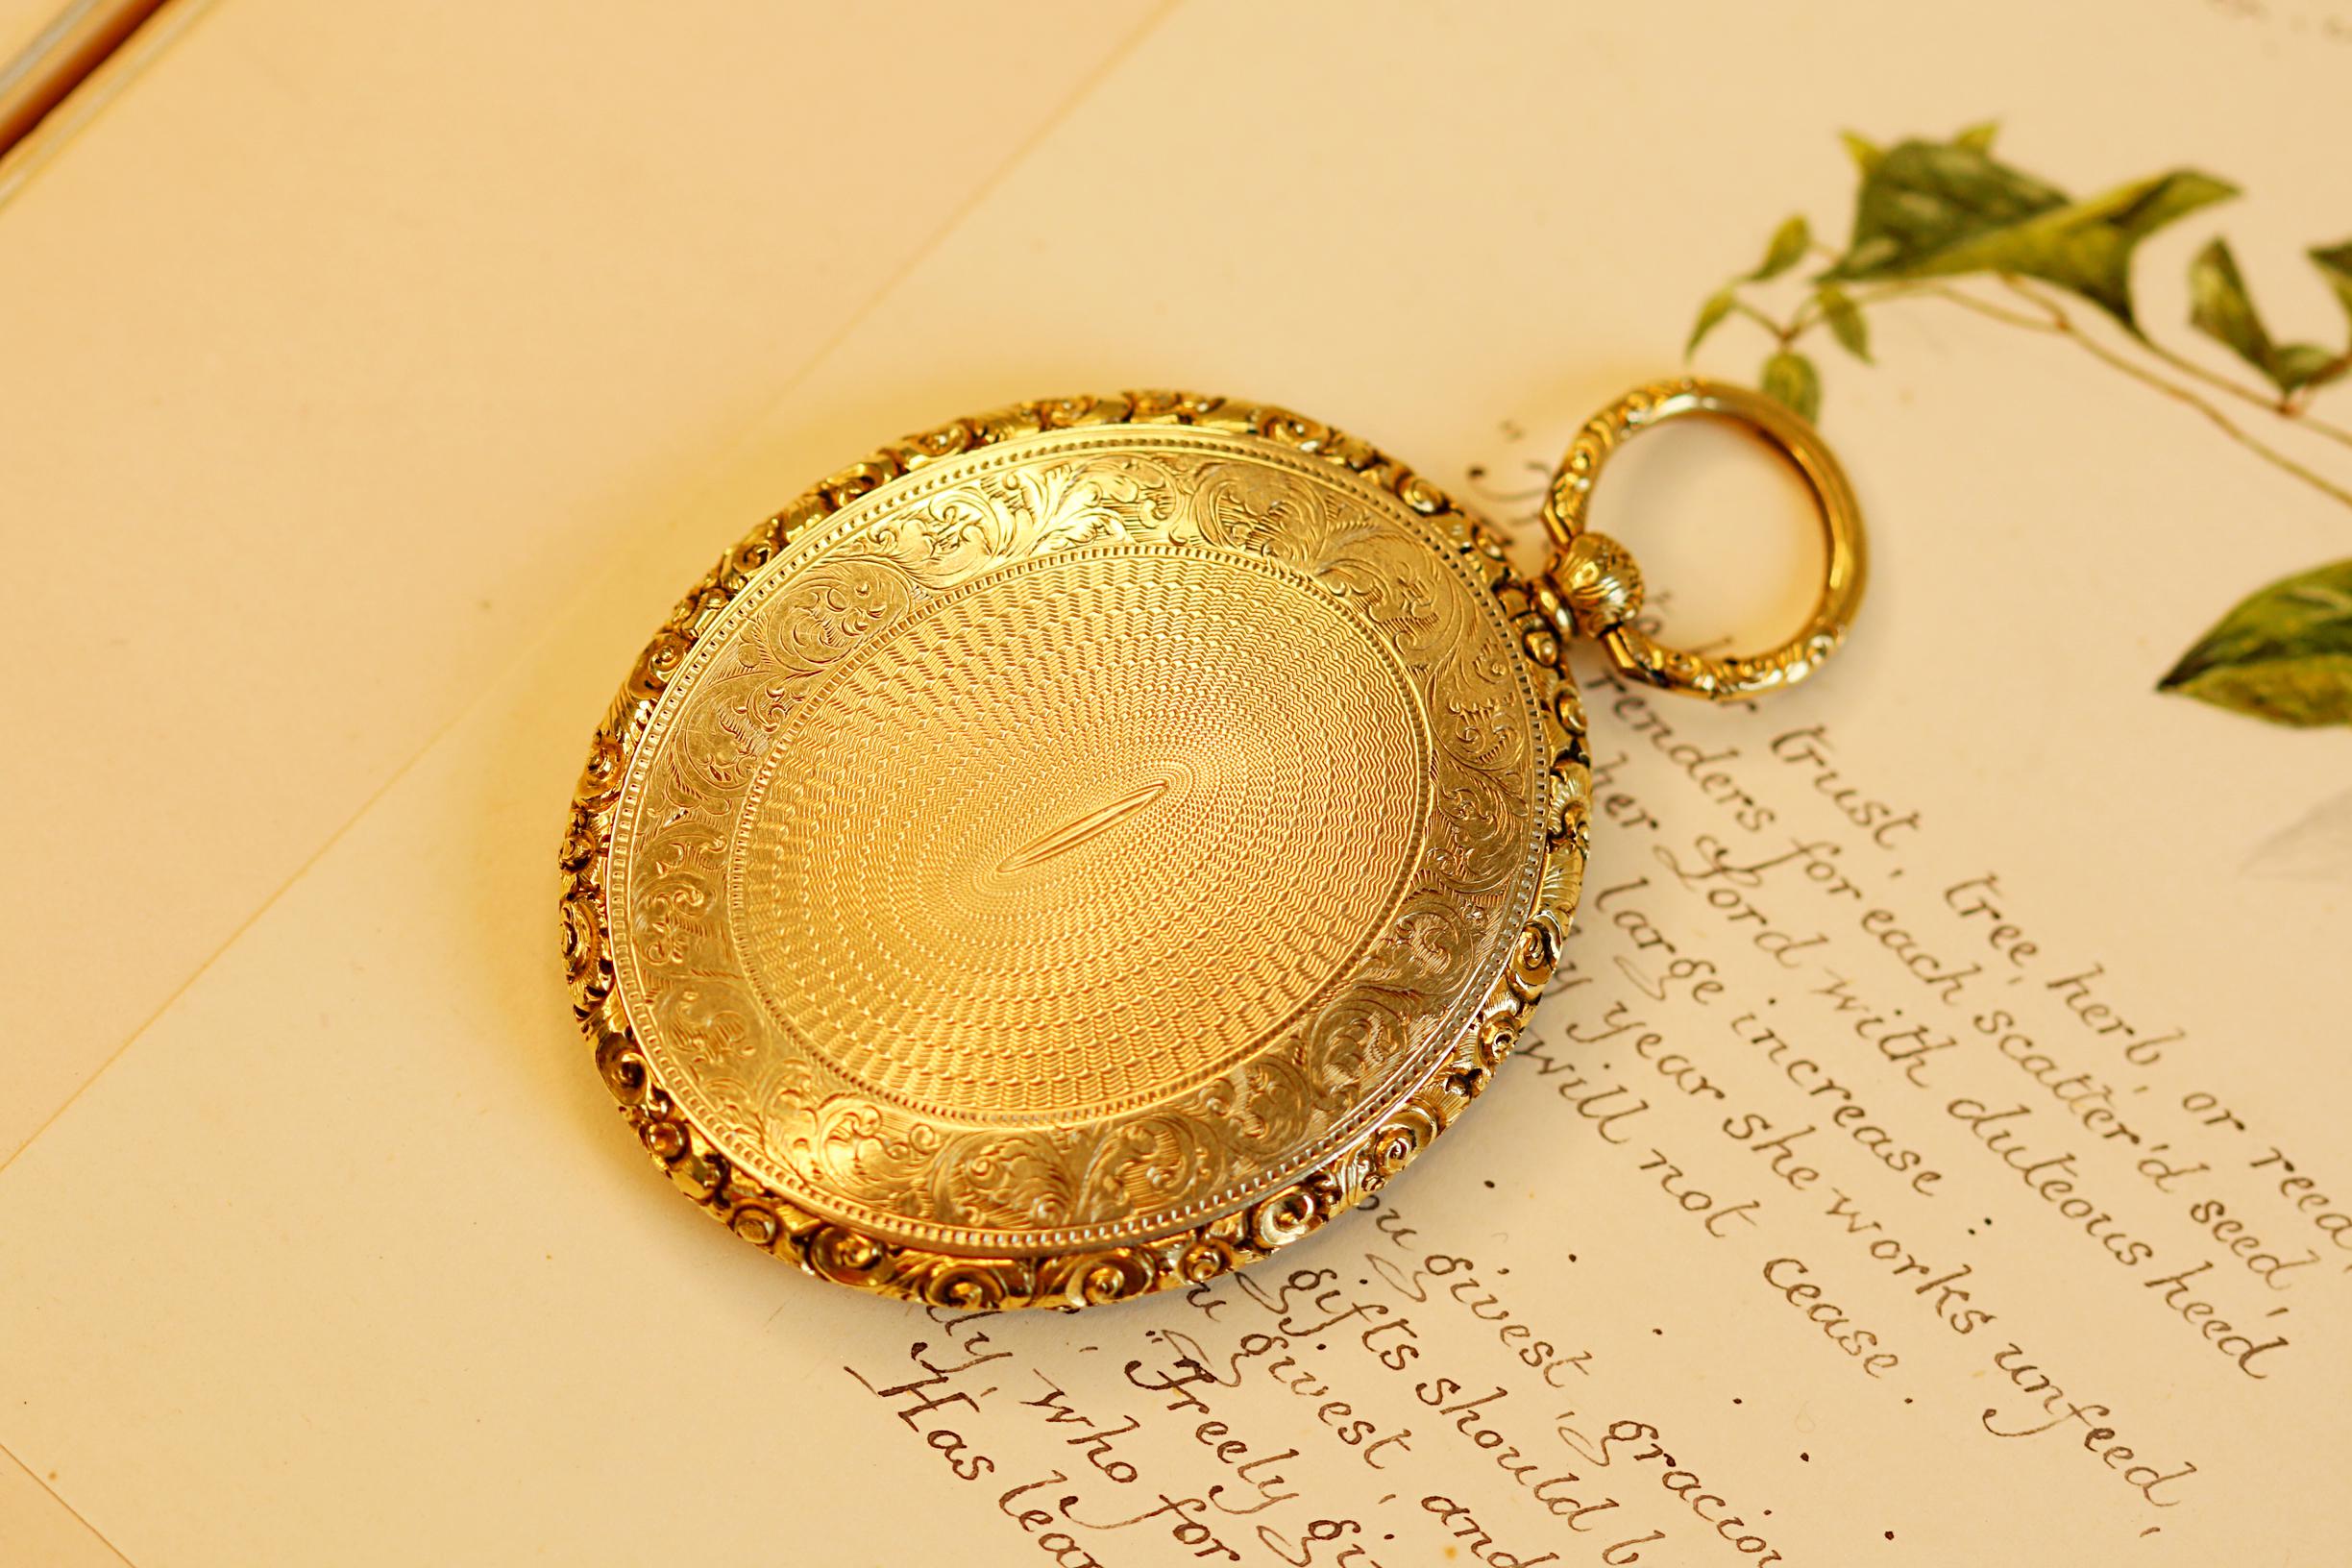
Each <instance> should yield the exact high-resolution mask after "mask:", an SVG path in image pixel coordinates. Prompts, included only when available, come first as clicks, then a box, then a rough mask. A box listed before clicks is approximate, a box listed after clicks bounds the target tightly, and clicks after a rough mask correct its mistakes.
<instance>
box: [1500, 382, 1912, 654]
mask: <svg viewBox="0 0 2352 1568" xmlns="http://www.w3.org/2000/svg"><path fill="white" fill-rule="evenodd" d="M1689 414H1712V415H1715V416H1717V417H1718V418H1723V419H1728V420H1732V421H1734V422H1736V423H1738V424H1740V425H1743V426H1745V427H1747V428H1748V429H1751V430H1753V431H1754V432H1755V433H1756V434H1757V435H1759V436H1761V437H1762V438H1763V439H1764V441H1765V442H1766V444H1768V445H1769V446H1771V447H1772V448H1773V449H1774V450H1775V451H1776V452H1777V453H1780V455H1781V456H1783V457H1785V458H1787V459H1788V461H1789V462H1790V463H1791V464H1792V465H1794V466H1795V468H1796V470H1797V472H1798V473H1799V474H1800V475H1801V476H1802V477H1803V478H1804V481H1805V483H1806V485H1807V486H1808V487H1809V488H1810V489H1811V490H1812V492H1813V502H1814V508H1815V510H1816V512H1817V513H1818V514H1819V516H1820V518H1821V524H1822V532H1823V535H1824V537H1825V540H1826V542H1827V545H1828V563H1827V569H1826V571H1825V573H1824V574H1823V581H1822V590H1821V597H1820V598H1819V600H1816V601H1815V603H1814V607H1813V613H1812V615H1811V616H1810V617H1808V618H1807V619H1806V621H1805V624H1804V625H1803V626H1801V628H1799V630H1798V631H1797V633H1796V635H1795V636H1793V637H1790V638H1789V639H1788V640H1787V641H1785V642H1783V643H1781V644H1779V645H1778V646H1777V647H1776V648H1774V649H1771V650H1769V651H1767V652H1764V653H1760V654H1755V655H1752V656H1746V657H1742V656H1730V657H1722V658H1718V657H1715V656H1712V655H1709V654H1704V653H1693V652H1689V651H1686V650H1684V649H1677V648H1669V647H1667V646H1666V645H1665V644H1663V643H1660V642H1659V641H1658V640H1657V639H1656V638H1654V637H1652V636H1651V635H1650V634H1649V633H1648V632H1646V631H1643V630H1642V629H1641V628H1639V627H1638V626H1636V625H1633V616H1634V615H1635V614H1636V613H1637V612H1638V611H1639V610H1640V609H1641V604H1642V576H1641V569H1640V567H1639V566H1638V565H1637V564H1636V563H1635V561H1634V559H1633V557H1632V555H1631V553H1630V552H1629V551H1627V550H1626V548H1625V547H1624V546H1623V545H1621V544H1619V543H1618V542H1617V541H1616V540H1614V539H1611V538H1610V537H1608V536H1607V535H1606V534H1603V533H1595V532H1593V531H1592V530H1591V529H1589V528H1588V527H1585V515H1586V513H1587V511H1588V510H1589V509H1590V507H1591V505H1592V492H1593V485H1594V483H1595V482H1596V481H1597V480H1598V479H1599V478H1600V476H1601V469H1602V466H1603V465H1604V464H1605V463H1606V462H1607V461H1608V457H1609V454H1610V453H1612V452H1614V451H1615V450H1616V449H1617V447H1618V446H1619V444H1621V443H1622V442H1624V441H1626V440H1628V439H1629V438H1631V437H1632V436H1633V435H1635V434H1637V433H1639V432H1640V431H1642V430H1644V429H1649V428H1650V427H1651V426H1654V425H1659V424H1663V423H1664V422H1665V421H1667V420H1670V419H1679V418H1682V417H1683V416H1685V415H1689ZM1543 520H1544V527H1545V528H1546V529H1547V530H1548V531H1549V532H1550V533H1551V535H1552V542H1553V545H1554V547H1555V548H1556V550H1557V551H1558V555H1557V557H1556V560H1555V561H1554V562H1553V566H1552V570H1551V572H1550V573H1549V577H1550V580H1551V584H1552V591H1553V593H1554V595H1555V596H1556V603H1555V604H1554V605H1552V606H1550V608H1552V609H1553V611H1554V615H1555V619H1556V620H1557V621H1558V622H1559V623H1560V624H1561V627H1562V630H1563V631H1568V632H1572V633H1573V634H1575V635H1578V636H1583V637H1590V638H1593V639H1595V640H1596V641H1598V642H1599V643H1600V644H1601V646H1602V647H1603V648H1605V649H1607V650H1608V655H1609V657H1610V659H1611V660H1612V661H1614V662H1615V664H1616V665H1617V667H1618V668H1619V669H1621V670H1623V671H1625V672H1626V673H1627V674H1630V675H1632V676H1633V677H1634V678H1635V679H1637V680H1641V681H1645V682H1647V683H1648V684H1650V685H1653V686H1657V687H1661V688H1663V689H1665V690H1667V691H1672V692H1686V693H1690V694H1692V695H1694V696H1698V697H1705V698H1713V699H1715V700H1717V701H1732V700H1736V699H1738V698H1749V697H1754V696H1756V695H1757V694H1758V693H1761V692H1769V691H1773V690H1776V689H1777V688H1779V687H1783V686H1793V685H1795V684H1796V683H1797V682H1798V681H1801V680H1802V679H1804V678H1805V677H1806V676H1807V675H1810V674H1813V672H1814V671H1816V670H1818V669H1820V668H1821V666H1822V663H1823V662H1824V661H1825V660H1826V659H1827V658H1828V657H1829V655H1830V654H1831V653H1833V652H1835V651H1837V648H1838V645H1839V644H1840V643H1841V642H1843V641H1844V640H1845V637H1846V628H1847V627H1848V626H1850V625H1852V623H1853V617H1854V612H1855V611H1856V610H1857V609H1858V608H1860V606H1861V603H1862V588H1863V583H1864V580H1865V578H1866V577H1867V576H1868V569H1869V552H1868V549H1867V547H1866V545H1865V543H1864V539H1863V531H1862V508H1861V506H1860V504H1859V503H1858V502H1856V501H1855V500H1854V493H1853V487H1852V486H1851V485H1850V484H1849V483H1848V482H1847V479H1846V474H1845V471H1844V470H1843V469H1841V468H1840V467H1839V466H1838V462H1837V459H1836V458H1835V457H1833V456H1831V455H1830V454H1829V449H1828V448H1827V447H1825V446H1824V445H1823V444H1822V439H1821V436H1820V435H1819V434H1818V433H1817V432H1816V431H1815V430H1814V429H1813V427H1812V426H1811V425H1809V424H1807V423H1806V422H1805V421H1804V420H1803V419H1801V418H1800V417H1799V416H1798V415H1797V414H1795V413H1793V412H1792V411H1790V410H1789V409H1788V408H1787V407H1786V406H1784V405H1783V404H1779V403H1776V402H1775V401H1773V400H1772V399H1771V398H1768V397H1765V396H1763V395H1762V394H1761V393H1756V392H1751V391H1749V390H1747V389H1746V388H1745V387H1738V386H1731V385H1728V384H1727V383H1725V382H1722V381H1709V380H1699V379H1698V378H1695V377H1687V378H1684V379H1682V380H1674V381H1661V382H1658V383H1655V384H1654V385H1651V386H1645V387H1639V388H1636V389H1635V390H1633V391H1631V392H1629V393H1627V394H1626V395H1625V396H1624V397H1622V398H1620V399H1618V400H1617V401H1616V402H1615V403H1613V404H1609V406H1608V407H1606V408H1604V409H1603V410H1601V412H1599V413H1597V414H1595V415H1593V417H1592V418H1591V419H1589V420H1586V421H1585V422H1584V428H1583V429H1580V430H1579V431H1578V432H1577V436H1576V439H1575V440H1574V441H1572V442H1570V443H1569V446H1568V452H1567V454H1566V455H1565V456H1563V457H1562V458H1561V459H1560V466H1559V468H1558V469H1557V470H1556V472H1555V473H1554V474H1553V476H1552V488H1551V490H1550V491H1549V492H1548V493H1547V494H1546V496H1545V498H1544V507H1543Z"/></svg>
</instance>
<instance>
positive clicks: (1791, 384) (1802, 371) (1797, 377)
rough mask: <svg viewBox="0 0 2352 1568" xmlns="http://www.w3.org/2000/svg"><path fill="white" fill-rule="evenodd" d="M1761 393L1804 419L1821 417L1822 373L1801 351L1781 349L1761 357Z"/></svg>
mask: <svg viewBox="0 0 2352 1568" xmlns="http://www.w3.org/2000/svg"><path fill="white" fill-rule="evenodd" d="M1764 395H1765V396H1766V397H1768V398H1772V399H1774V400H1776V401H1777V402H1780V403H1784V404H1788V405H1789V406H1790V407H1791V408H1794V409H1796V410H1797V412H1798V413H1800V414H1801V415H1803V416H1804V417H1805V418H1806V419H1819V418H1820V417H1821V373H1820V372H1819V371H1817V370H1815V369H1814V368H1813V361H1812V360H1810V359H1808V358H1806V357H1805V356H1804V355H1801V354H1797V353H1793V352H1792V351H1790V350H1788V349H1782V350H1781V351H1780V352H1779V353H1777V354H1776V355H1773V356H1772V357H1771V358H1769V359H1767V360H1765V361H1764Z"/></svg>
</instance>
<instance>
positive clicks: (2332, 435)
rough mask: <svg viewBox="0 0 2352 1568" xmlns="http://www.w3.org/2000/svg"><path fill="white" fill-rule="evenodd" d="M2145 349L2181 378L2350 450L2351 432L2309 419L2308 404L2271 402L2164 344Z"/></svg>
mask: <svg viewBox="0 0 2352 1568" xmlns="http://www.w3.org/2000/svg"><path fill="white" fill-rule="evenodd" d="M2144 347H2145V348H2146V349H2147V351H2148V353H2150V354H2152V355H2155V356H2156V357H2157V358H2159V359H2161V360H2163V361H2164V362H2165V363H2166V364H2168V365H2170V366H2171V367H2172V368H2173V369H2174V370H2177V371H2179V372H2180V373H2181V374H2182V375H2184V376H2190V377H2193V378H2194V379H2196V380H2200V381H2203V382H2204V383H2205V384H2206V385H2208V386H2211V387H2215V388H2217V389H2218V390H2220V391H2223V392H2227V393H2228V394H2229V395H2230V396H2231V397H2233V398H2236V399H2238V400H2239V401H2241V402H2242V403H2250V404H2253V405H2254V406H2255V407H2257V408H2260V409H2262V410H2263V411H2264V412H2266V413H2269V414H2275V415H2276V416H2278V417H2279V418H2280V419H2285V420H2291V421H2293V422H2294V423H2295V424H2297V425H2300V426H2302V427H2303V428H2304V429H2307V430H2310V431H2311V432H2312V433H2313V434H2315V435H2323V436H2325V437H2327V439H2329V440H2330V441H2334V442H2338V443H2340V444H2341V445H2343V446H2347V447H2352V430H2347V429H2343V428H2342V427H2341V426H2338V425H2331V424H2329V423H2328V422H2327V421H2326V420H2324V419H2314V418H2312V417H2311V415H2310V414H2308V413H2306V412H2304V410H2305V409H2307V408H2309V407H2310V406H2311V404H2310V403H2309V402H2308V401H2303V400H2298V399H2296V398H2294V397H2291V396H2290V397H2287V398H2273V397H2269V396H2266V395H2265V394H2264V393H2261V392H2257V391H2255V390H2254V389H2253V388H2252V387H2250V386H2242V385H2241V384H2239V383H2238V382H2236V381H2233V380H2230V379H2229V378H2228V377H2227V376H2223V375H2220V374H2218V373H2217V372H2214V371H2210V370H2207V369H2206V368H2205V367H2204V366H2203V365H2200V364H2198V363H2197V362H2196V361H2195V360H2193V359H2190V358H2187V357H2185V356H2184V355H2179V354H2176V353H2174V352H2173V351H2172V350H2170V349H2168V348H2166V347H2165V346H2164V345H2163V344H2161V343H2158V342H2156V341H2155V340H2153V339H2144Z"/></svg>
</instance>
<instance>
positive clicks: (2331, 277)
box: [2309, 239, 2352, 316]
mask: <svg viewBox="0 0 2352 1568" xmlns="http://www.w3.org/2000/svg"><path fill="white" fill-rule="evenodd" d="M2309 254H2310V256H2311V258H2312V264H2313V265H2314V266H2315V267H2317V268H2318V269H2319V275H2320V276H2321V277H2323V278H2325V279H2326V280H2327V281H2328V286H2329V287H2330V288H2332V289H2334V290H2335V291H2336V298H2337V300H2338V301H2339V302H2340V303H2341V304H2342V306H2343V307H2344V314H2346V315H2348V316H2352V239H2347V240H2345V241H2344V242H2343V243H2342V244H2341V245H2315V246H2313V247H2312V248H2311V251H2310V253H2309Z"/></svg>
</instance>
